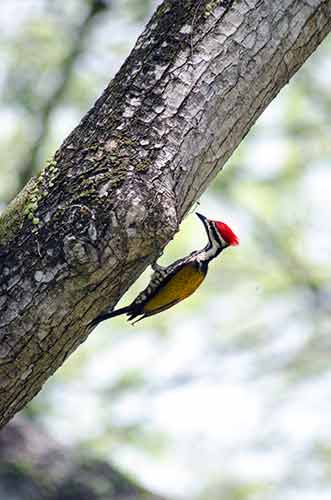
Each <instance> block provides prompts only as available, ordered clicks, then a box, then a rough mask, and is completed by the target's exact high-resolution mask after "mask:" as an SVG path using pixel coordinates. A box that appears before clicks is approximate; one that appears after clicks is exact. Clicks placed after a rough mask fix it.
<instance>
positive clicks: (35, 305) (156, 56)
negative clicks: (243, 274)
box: [0, 0, 331, 425]
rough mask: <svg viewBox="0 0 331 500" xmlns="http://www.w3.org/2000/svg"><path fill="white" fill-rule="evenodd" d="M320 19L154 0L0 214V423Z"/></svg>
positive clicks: (322, 24)
mask: <svg viewBox="0 0 331 500" xmlns="http://www.w3.org/2000/svg"><path fill="white" fill-rule="evenodd" d="M330 28H331V0H274V1H273V2H270V1H269V0H181V1H178V0H166V1H165V2H164V3H163V4H162V5H161V6H160V7H159V9H158V10H157V12H156V13H155V15H154V16H153V18H152V19H151V21H150V22H149V24H148V26H147V27H146V29H145V31H144V33H143V34H142V35H141V36H140V38H139V39H138V41H137V44H136V46H135V48H134V49H133V51H132V53H131V54H130V56H129V57H128V59H127V61H126V62H125V64H124V65H123V66H122V68H121V70H120V71H119V73H118V74H117V76H116V78H115V79H114V80H113V81H112V82H111V83H110V84H109V86H108V88H107V89H106V90H105V92H104V93H103V95H102V96H101V97H100V98H99V99H98V101H97V102H96V103H95V105H94V107H93V108H92V109H91V110H90V111H89V112H88V113H87V115H86V116H85V117H84V118H83V120H82V122H81V123H80V124H79V125H78V127H77V128H76V129H75V130H74V131H73V132H72V133H71V134H70V136H69V137H68V138H67V139H66V140H65V141H64V143H63V145H62V147H61V148H60V149H59V151H57V153H56V155H55V158H54V160H52V161H51V162H49V164H48V165H47V166H46V168H45V170H44V171H43V172H42V173H41V175H40V176H39V177H38V178H36V179H32V180H31V181H30V182H29V183H28V185H27V186H26V188H25V189H24V190H23V191H22V192H21V194H20V195H19V196H18V197H17V198H16V199H15V200H14V201H13V202H12V204H11V205H10V206H9V207H8V209H7V211H6V212H5V213H4V214H3V216H2V218H1V220H0V272H1V288H0V311H1V316H0V328H1V334H0V425H4V424H5V423H6V422H7V421H8V420H9V419H10V418H11V417H12V416H13V415H14V414H15V412H17V411H18V410H20V409H21V408H22V407H23V406H24V405H25V404H26V403H27V402H28V401H29V400H31V399H32V397H33V396H34V395H35V394H36V393H37V392H38V391H39V390H40V388H41V386H42V384H43V383H44V382H45V381H46V380H47V378H48V377H50V375H51V374H52V373H53V372H54V371H55V370H56V369H57V368H58V367H59V366H60V365H61V364H62V363H63V361H64V360H65V359H66V358H67V356H68V355H69V354H70V353H71V352H72V351H74V350H75V349H76V348H77V347H78V345H79V344H80V343H81V342H83V341H84V339H85V338H86V337H87V335H88V334H89V333H90V331H89V329H88V328H87V326H86V325H87V324H88V322H89V321H90V320H91V319H92V318H94V317H95V316H96V315H97V314H98V313H100V312H101V311H102V310H104V309H105V308H106V307H108V306H110V305H114V304H116V302H117V301H118V300H119V298H120V297H121V296H122V294H123V293H124V292H125V291H126V290H127V289H128V287H129V286H130V285H131V284H132V283H133V282H134V281H135V279H136V278H137V277H138V275H139V274H140V273H141V272H142V271H143V270H144V269H145V268H146V266H147V265H149V264H150V263H151V262H152V261H153V260H155V259H156V258H157V256H158V255H159V253H160V251H161V250H162V249H163V248H164V246H165V245H166V244H167V243H168V241H169V240H170V239H171V238H172V237H173V236H174V234H175V232H176V231H177V230H178V227H179V223H180V222H181V220H182V219H183V217H184V215H185V214H186V213H187V211H188V210H189V209H190V207H191V206H192V204H193V203H194V201H195V200H197V198H198V197H199V195H200V194H201V193H202V192H203V190H204V189H205V188H206V186H207V185H208V183H209V182H210V181H211V180H212V179H213V177H214V176H215V175H216V173H217V172H219V171H220V169H221V168H222V166H223V165H224V163H225V162H226V160H227V159H228V158H229V156H230V155H231V153H232V152H233V150H234V149H235V147H236V146H237V145H238V144H239V143H240V141H241V140H242V138H243V137H244V136H245V135H246V134H247V132H248V130H249V129H250V127H251V126H252V125H253V123H254V122H255V121H256V119H257V117H258V116H259V115H260V114H261V113H262V111H263V110H264V109H265V108H266V106H267V105H268V104H269V103H270V101H271V100H272V99H273V98H274V97H275V95H276V94H277V93H278V92H279V90H280V89H281V88H282V87H283V86H284V85H285V84H286V83H287V82H288V81H289V79H290V77H291V76H292V75H293V74H294V73H295V72H296V71H297V70H298V69H299V68H300V66H301V65H302V64H303V62H304V61H305V60H306V59H307V57H308V56H309V55H310V54H311V53H312V52H313V51H314V50H315V48H316V47H317V46H318V44H319V43H320V42H321V40H322V39H323V38H324V37H325V36H326V34H327V33H328V32H329V31H330Z"/></svg>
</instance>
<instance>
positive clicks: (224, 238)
mask: <svg viewBox="0 0 331 500" xmlns="http://www.w3.org/2000/svg"><path fill="white" fill-rule="evenodd" d="M197 216H198V217H199V219H200V220H201V221H202V222H203V225H204V227H205V229H206V232H207V236H208V245H207V247H206V248H205V249H204V252H205V258H206V259H212V258H214V257H216V256H217V255H218V254H219V253H220V252H221V251H222V250H224V248H227V247H228V246H231V245H238V244H239V240H238V238H237V236H236V235H235V234H234V232H233V231H232V230H231V229H230V228H229V226H228V225H227V224H225V223H224V222H220V221H213V220H209V219H207V217H205V216H204V215H201V214H199V213H197Z"/></svg>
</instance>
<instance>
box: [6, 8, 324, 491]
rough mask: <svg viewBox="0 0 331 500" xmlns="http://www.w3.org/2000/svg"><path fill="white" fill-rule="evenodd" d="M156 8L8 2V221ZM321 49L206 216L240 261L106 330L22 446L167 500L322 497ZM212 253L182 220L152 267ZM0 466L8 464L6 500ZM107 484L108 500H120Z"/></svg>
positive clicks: (34, 416) (218, 265) (221, 263)
mask: <svg viewBox="0 0 331 500" xmlns="http://www.w3.org/2000/svg"><path fill="white" fill-rule="evenodd" d="M157 3H158V2H157V1H153V0H109V1H106V0H57V1H54V0H1V8H0V26H1V31H0V92H1V108H0V155H1V162H0V199H1V201H0V203H1V208H4V207H5V206H6V203H7V202H8V201H9V200H10V199H11V198H12V197H13V196H14V195H15V194H16V192H17V191H18V190H20V189H21V187H22V185H24V183H25V182H26V180H27V179H29V177H30V176H31V175H34V174H35V173H37V172H38V170H39V169H40V168H42V166H43V164H44V163H45V161H46V160H47V159H48V158H50V157H51V156H52V155H53V153H54V152H55V150H56V148H57V147H59V145H60V144H61V142H62V141H63V139H64V138H65V136H66V135H67V134H68V133H69V132H70V130H71V129H72V128H73V127H74V126H75V125H76V124H77V123H78V122H79V120H80V119H81V117H82V116H83V115H84V113H85V112H86V111H87V110H88V109H89V107H90V106H91V105H92V104H93V102H94V101H95V99H96V98H97V97H98V95H99V94H100V93H101V92H102V90H103V89H104V87H105V86H106V85H107V84H108V82H109V80H110V79H111V78H112V77H113V75H114V74H115V72H116V71H117V69H118V68H119V66H120V65H121V63H122V62H123V60H124V59H125V58H126V56H127V55H128V53H129V51H130V49H131V47H132V46H133V44H134V42H135V40H136V38H137V36H138V35H139V33H140V32H141V31H142V29H143V27H144V25H145V24H146V22H147V20H148V18H149V17H150V15H151V13H152V12H153V10H154V8H155V7H156V5H157ZM330 49H331V43H330V39H328V40H326V41H325V42H324V43H323V44H322V46H321V47H320V48H319V50H318V51H317V52H316V53H315V54H314V55H313V56H312V57H311V58H310V59H309V61H308V62H307V63H306V64H305V66H304V67H303V68H302V69H301V70H300V72H299V73H298V75H297V76H296V77H295V78H293V80H292V81H291V82H290V84H289V85H288V86H287V87H286V88H285V89H284V90H283V91H282V92H281V93H280V95H279V96H278V97H277V98H276V99H275V100H274V101H273V103H272V104H271V105H270V106H269V107H268V109H267V110H266V111H265V113H264V114H263V115H262V116H261V118H260V119H259V121H258V123H257V124H256V125H255V126H254V128H253V129H252V130H251V132H250V133H249V135H248V136H247V138H246V139H245V140H244V141H243V143H242V144H241V146H240V147H239V148H238V150H237V151H236V153H235V154H234V155H233V157H232V158H231V159H230V161H229V162H228V163H227V165H226V167H225V168H224V170H223V172H222V173H220V174H219V175H218V177H217V179H216V180H215V181H214V182H213V184H212V185H211V186H210V187H209V189H208V191H207V192H206V193H205V194H204V195H203V196H202V197H201V199H200V201H199V207H198V210H199V211H201V212H202V213H204V214H206V215H208V216H210V218H216V219H220V220H224V221H226V222H227V223H228V224H229V225H230V226H231V227H233V229H234V230H235V232H237V233H238V235H239V236H240V240H241V245H240V246H239V247H236V248H233V249H229V250H228V251H227V252H225V253H224V254H223V255H222V258H220V259H218V260H217V261H216V262H215V263H213V264H212V265H211V268H210V273H209V276H208V279H207V280H206V282H205V283H204V285H203V286H202V288H201V289H200V290H199V292H198V293H196V294H195V295H194V296H192V298H190V299H188V300H187V301H185V302H183V303H182V304H180V305H178V306H176V308H174V309H172V310H171V311H168V312H167V313H164V314H161V315H159V316H156V317H155V318H150V319H148V320H146V321H144V322H141V323H139V324H138V325H136V326H135V327H132V326H130V325H129V324H128V323H126V322H125V320H124V319H123V318H118V319H114V320H112V321H108V322H106V323H104V324H102V325H101V326H100V327H98V328H97V330H95V331H94V332H93V334H92V335H91V336H90V338H89V339H88V340H87V341H86V342H85V343H84V344H83V345H82V346H81V347H80V349H79V350H78V351H77V352H76V353H75V354H73V355H72V356H71V358H70V359H69V360H68V361H67V362H66V364H65V365H64V366H63V368H61V369H60V370H59V371H58V372H57V373H56V374H55V375H54V376H53V377H52V379H51V380H50V382H48V383H47V384H46V386H45V387H44V389H43V391H42V393H41V394H40V395H39V396H38V397H37V398H35V400H34V401H33V402H32V403H31V404H30V405H29V407H28V408H26V410H24V412H22V415H21V419H22V420H21V421H20V425H21V426H23V427H22V429H23V430H22V432H25V431H24V425H27V429H29V426H30V425H31V426H33V429H35V430H36V429H40V433H41V435H43V436H48V437H47V441H48V442H50V441H51V442H54V443H56V446H57V447H64V448H63V449H65V450H70V451H68V453H71V450H75V452H76V454H77V456H78V455H79V454H80V453H81V454H82V455H83V456H84V457H85V458H84V460H88V459H89V457H94V459H97V460H100V461H102V462H103V461H104V462H108V463H109V464H111V466H112V467H113V468H114V470H116V471H121V474H122V475H123V476H124V477H128V478H134V480H135V481H136V482H137V483H139V484H141V485H143V486H144V487H145V488H146V490H148V491H151V492H155V494H159V495H161V496H162V497H166V498H170V499H177V498H178V499H180V498H185V499H190V500H192V499H193V500H222V499H226V500H284V499H286V500H298V499H299V498H300V500H329V499H330V498H331V419H330V417H331V370H330V367H331V337H330V333H331V332H330V327H331V320H330V312H331V286H330V275H331V236H330V235H331V170H330V166H331V159H330V158H331V120H330V116H331V57H330V54H331V50H330ZM204 244H205V235H204V231H203V228H202V227H201V225H200V223H199V221H198V220H197V218H196V217H195V216H194V214H193V212H192V214H191V215H190V216H188V217H187V218H186V220H185V221H184V222H183V224H182V226H181V230H180V232H179V234H178V235H177V236H176V238H175V240H174V241H173V242H172V243H171V244H170V245H169V246H168V247H167V249H166V252H165V254H164V256H163V257H162V259H161V264H162V263H170V262H171V261H173V260H174V259H176V258H179V257H181V256H183V255H185V254H187V253H189V252H190V251H192V250H194V249H196V248H198V247H200V246H203V245H204ZM149 275H150V271H149V270H148V271H146V273H145V274H144V275H143V276H142V277H141V279H139V281H138V282H137V283H136V284H135V285H134V286H133V287H132V289H131V290H130V291H129V292H128V293H127V295H126V296H125V298H124V299H123V301H122V302H121V303H123V304H124V303H127V302H128V301H129V300H131V299H133V298H134V296H135V295H136V293H137V292H139V291H140V290H141V289H142V287H144V286H145V284H146V283H147V281H148V277H149ZM24 422H25V423H24ZM35 432H37V433H38V432H39V431H35ZM30 436H31V434H30ZM7 444H8V442H7ZM9 444H10V441H9ZM9 448H10V446H9ZM30 452H31V456H33V452H34V451H33V443H32V448H31V450H30ZM64 454H65V452H64ZM24 457H25V458H24V460H25V462H24V466H25V467H28V466H29V453H28V452H27V453H26V454H25V456H24ZM6 460H7V459H6ZM31 462H32V458H31ZM21 465H22V464H18V463H17V467H19V466H20V467H21ZM12 466H13V460H12V462H11V467H12ZM5 467H7V468H8V461H6V462H5V460H4V458H2V460H1V450H0V492H1V491H7V492H8V491H9V490H6V488H5V487H4V484H3V483H2V485H1V477H5V476H4V475H3V472H4V468H5ZM43 480H45V478H43ZM93 480H94V481H95V482H96V483H98V477H94V479H93ZM16 481H19V478H18V476H17V478H16ZM102 481H103V482H102ZM104 481H105V479H104V478H101V479H100V478H99V483H98V487H99V490H100V491H101V493H100V499H102V500H106V499H108V500H113V499H115V493H114V496H113V495H112V494H111V493H109V491H108V490H107V485H105V484H104ZM17 484H18V483H17ZM1 488H3V490H1ZM102 488H104V489H102ZM14 490H15V488H14ZM14 490H13V491H14ZM31 491H32V490H31V489H30V490H29V489H24V488H23V490H22V491H20V492H19V493H18V489H17V490H16V496H15V493H12V495H13V496H12V497H10V498H13V499H14V500H16V499H17V498H18V499H19V500H25V499H27V500H29V499H30V498H34V500H35V498H36V496H34V494H33V492H32V493H31ZM144 494H145V493H144ZM29 495H30V496H29ZM146 495H148V494H147V493H146ZM69 497H70V495H69V496H68V498H69ZM8 498H9V496H3V499H4V500H5V499H6V500H7V499H8ZM44 498H46V496H45V497H44ZM47 498H48V497H47ZM64 498H67V497H66V493H65V492H64V493H63V494H62V496H61V500H62V499H64ZM70 498H73V499H74V498H77V500H81V498H82V497H79V496H77V495H76V496H72V497H70ZM90 498H92V497H90ZM98 498H99V497H98ZM116 498H117V497H116ZM122 498H123V499H124V498H125V499H126V498H138V496H134V497H131V496H130V497H129V496H123V497H121V499H122ZM140 498H142V497H140V496H139V499H140ZM144 498H147V497H145V496H144ZM148 498H152V497H149V496H148ZM153 498H154V497H153ZM1 499H2V497H1ZM88 500H89V499H88Z"/></svg>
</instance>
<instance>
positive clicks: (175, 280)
mask: <svg viewBox="0 0 331 500" xmlns="http://www.w3.org/2000/svg"><path fill="white" fill-rule="evenodd" d="M204 278H205V273H202V272H201V271H199V270H198V268H197V266H196V265H194V264H192V263H189V264H186V265H184V267H183V268H182V269H180V270H179V271H177V273H175V275H174V276H173V277H172V278H170V280H169V281H168V282H167V283H166V284H165V285H164V286H163V287H161V288H159V289H158V290H156V292H155V294H154V295H153V296H152V297H151V299H150V300H149V301H148V302H147V303H146V304H145V305H144V308H143V312H144V313H148V314H151V313H154V312H158V311H159V310H164V309H167V308H168V307H170V306H172V305H173V304H175V303H177V302H180V301H181V300H183V299H186V297H189V296H190V295H192V293H193V292H195V290H196V289H197V288H198V287H199V286H200V285H201V283H202V282H203V280H204Z"/></svg>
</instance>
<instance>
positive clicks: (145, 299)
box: [90, 213, 239, 327]
mask: <svg viewBox="0 0 331 500" xmlns="http://www.w3.org/2000/svg"><path fill="white" fill-rule="evenodd" d="M196 215H197V216H198V217H199V219H200V220H201V221H202V223H203V225H204V228H205V230H206V233H207V236H208V243H207V245H206V246H205V247H204V248H203V249H202V250H198V251H195V252H192V253H191V254H190V255H188V256H187V257H184V258H182V259H179V260H177V261H176V262H174V263H173V264H170V266H168V267H161V266H159V265H157V264H155V265H154V266H153V269H154V271H155V272H154V274H153V275H152V277H151V281H150V283H149V285H148V286H147V288H145V290H143V291H142V292H141V293H140V294H139V295H138V297H137V298H136V299H135V300H134V301H133V302H132V303H131V304H130V305H128V306H126V307H121V308H120V309H116V310H115V311H110V310H106V311H105V312H104V313H103V314H100V316H97V317H96V318H95V319H94V320H93V321H92V322H91V323H90V324H91V326H93V327H94V326H96V325H97V324H99V323H101V321H104V320H106V319H109V318H114V317H115V316H119V315H120V314H126V315H127V316H128V319H129V321H131V320H133V319H136V318H138V319H136V321H134V323H137V321H140V320H142V319H144V318H147V317H148V316H153V315H154V314H157V313H160V312H162V311H165V310H166V309H169V307H172V306H174V305H175V304H177V303H178V302H180V301H182V300H184V299H186V298H187V297H189V296H190V295H192V293H193V292H195V290H196V289H197V288H198V287H199V286H200V285H201V283H202V282H203V280H204V279H205V277H206V275H207V271H208V264H209V262H210V261H211V260H213V259H214V258H215V257H217V256H218V255H219V254H220V253H221V252H222V251H223V250H224V249H225V248H227V247H229V246H234V245H238V244H239V240H238V238H237V236H236V235H235V234H234V232H233V231H232V230H231V229H230V228H229V226H227V224H225V223H224V222H220V221H215V220H209V219H207V217H205V216H204V215H201V214H199V213H196ZM134 323H132V324H134Z"/></svg>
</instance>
